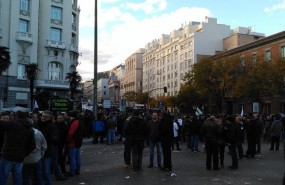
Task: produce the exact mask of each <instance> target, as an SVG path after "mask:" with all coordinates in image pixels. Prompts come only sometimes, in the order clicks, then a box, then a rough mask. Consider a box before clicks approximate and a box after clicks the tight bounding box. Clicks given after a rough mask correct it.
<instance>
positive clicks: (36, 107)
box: [34, 100, 39, 109]
mask: <svg viewBox="0 0 285 185" xmlns="http://www.w3.org/2000/svg"><path fill="white" fill-rule="evenodd" d="M38 108H39V105H38V102H37V100H35V102H34V109H38Z"/></svg>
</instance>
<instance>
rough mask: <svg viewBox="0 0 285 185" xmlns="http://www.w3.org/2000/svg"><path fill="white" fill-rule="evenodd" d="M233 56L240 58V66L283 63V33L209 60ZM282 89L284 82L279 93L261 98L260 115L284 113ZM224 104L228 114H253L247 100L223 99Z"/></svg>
mask: <svg viewBox="0 0 285 185" xmlns="http://www.w3.org/2000/svg"><path fill="white" fill-rule="evenodd" d="M242 40H243V38H242ZM237 41H238V39H237ZM239 42H241V41H239ZM225 43H228V42H225ZM225 47H227V46H225ZM235 55H237V56H239V57H240V62H241V64H243V63H245V62H246V61H247V62H252V63H253V64H254V63H255V62H257V61H264V62H267V63H271V62H274V60H279V59H282V60H284V61H285V31H283V32H280V33H276V34H273V35H270V36H267V37H262V38H260V39H258V40H255V41H252V42H249V43H247V44H242V45H241V46H239V47H235V48H233V49H230V50H226V51H224V52H221V53H219V54H216V55H214V56H212V57H211V58H212V59H213V60H215V59H221V58H226V57H230V56H235ZM276 85H277V84H276ZM284 87H285V81H284V86H283V91H281V92H279V93H278V94H273V96H263V97H262V99H263V100H264V105H263V106H264V108H263V110H259V111H260V112H261V113H264V114H272V113H274V114H276V113H285V89H284ZM224 104H225V105H224V106H225V108H226V110H227V113H228V114H233V113H234V114H235V113H240V112H241V109H243V110H244V112H246V113H249V112H254V107H253V103H252V102H249V100H248V98H242V97H241V98H232V97H225V102H224ZM211 107H213V105H210V106H209V108H210V109H211ZM260 107H261V106H259V108H260ZM209 111H211V110H209Z"/></svg>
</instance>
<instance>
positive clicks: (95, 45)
mask: <svg viewBox="0 0 285 185" xmlns="http://www.w3.org/2000/svg"><path fill="white" fill-rule="evenodd" d="M97 4H98V2H97V0H95V7H94V14H95V17H94V79H93V91H94V92H93V113H94V117H95V119H97V60H98V56H97V53H98V52H97V51H98V40H97V31H98V26H97V25H98V23H97V20H98V19H97V17H98V16H97V15H98V9H97V7H98V6H97Z"/></svg>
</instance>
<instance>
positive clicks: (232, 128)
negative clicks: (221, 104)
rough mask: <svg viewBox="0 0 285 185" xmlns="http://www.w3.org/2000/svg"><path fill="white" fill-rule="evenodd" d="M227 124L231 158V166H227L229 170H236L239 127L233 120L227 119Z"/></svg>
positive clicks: (231, 118)
mask: <svg viewBox="0 0 285 185" xmlns="http://www.w3.org/2000/svg"><path fill="white" fill-rule="evenodd" d="M226 124H227V131H226V132H227V133H226V134H227V142H228V143H229V150H230V155H231V157H232V165H231V166H229V168H230V169H231V170H236V169H238V158H237V144H238V142H239V131H240V129H239V125H238V124H236V123H235V118H233V117H228V118H227V119H226Z"/></svg>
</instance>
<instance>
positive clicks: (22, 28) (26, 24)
mask: <svg viewBox="0 0 285 185" xmlns="http://www.w3.org/2000/svg"><path fill="white" fill-rule="evenodd" d="M28 27H29V21H27V20H24V19H20V24H19V31H20V32H25V33H27V32H28V31H29V29H28Z"/></svg>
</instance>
